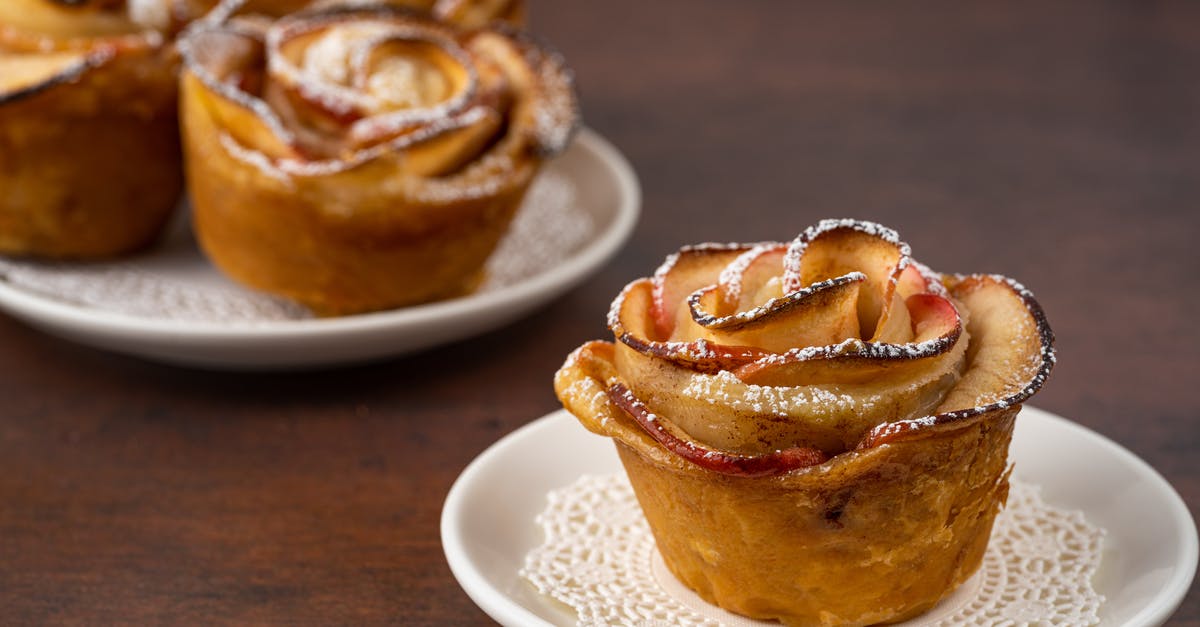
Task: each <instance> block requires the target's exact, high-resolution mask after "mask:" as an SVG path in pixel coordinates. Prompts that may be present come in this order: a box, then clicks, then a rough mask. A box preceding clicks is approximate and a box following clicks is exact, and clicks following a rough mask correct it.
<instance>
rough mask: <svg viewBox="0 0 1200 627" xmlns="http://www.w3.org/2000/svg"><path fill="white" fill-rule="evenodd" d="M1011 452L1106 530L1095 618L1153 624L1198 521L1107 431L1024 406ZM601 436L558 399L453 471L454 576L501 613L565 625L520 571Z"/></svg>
mask: <svg viewBox="0 0 1200 627" xmlns="http://www.w3.org/2000/svg"><path fill="white" fill-rule="evenodd" d="M1010 456H1011V458H1012V460H1013V461H1014V462H1016V470H1015V473H1016V475H1017V476H1019V477H1020V478H1021V479H1023V480H1025V481H1027V482H1029V483H1035V484H1038V485H1040V486H1042V495H1043V497H1044V498H1045V500H1046V502H1047V503H1049V504H1051V505H1054V506H1056V507H1061V508H1068V509H1078V510H1082V511H1083V513H1084V516H1085V517H1086V518H1087V520H1088V521H1089V522H1091V523H1093V524H1095V525H1098V526H1100V527H1102V528H1104V529H1106V530H1107V536H1106V537H1105V539H1104V555H1103V558H1102V561H1101V564H1100V569H1099V571H1098V572H1097V574H1096V578H1095V580H1094V582H1093V583H1094V585H1095V587H1096V590H1097V592H1099V593H1100V594H1103V595H1104V596H1105V597H1106V598H1107V600H1106V602H1105V603H1104V604H1103V605H1102V606H1101V608H1100V617H1101V624H1102V625H1130V626H1132V625H1137V626H1141V625H1160V624H1162V623H1163V622H1165V621H1166V619H1167V618H1168V617H1169V616H1170V615H1171V613H1172V612H1174V611H1175V608H1177V607H1178V606H1179V603H1180V602H1181V601H1182V600H1183V597H1184V595H1185V594H1187V591H1188V586H1189V585H1190V584H1191V581H1192V577H1193V576H1194V575H1195V573H1196V563H1197V562H1196V560H1197V538H1196V526H1195V523H1194V522H1193V521H1192V518H1191V515H1190V514H1189V513H1188V509H1187V506H1186V505H1184V503H1183V500H1182V499H1181V498H1180V497H1179V495H1178V494H1177V493H1176V492H1175V490H1174V489H1172V488H1171V486H1170V484H1168V483H1167V482H1166V480H1164V479H1163V478H1162V476H1161V475H1159V474H1158V473H1157V472H1155V471H1154V469H1153V468H1151V467H1150V466H1149V465H1147V464H1146V463H1145V462H1143V461H1142V460H1141V459H1139V458H1137V457H1136V456H1135V455H1133V454H1132V453H1130V452H1129V451H1127V450H1125V449H1124V448H1121V446H1119V445H1118V444H1116V443H1114V442H1112V441H1111V440H1108V439H1107V438H1105V437H1103V436H1101V435H1099V434H1097V433H1095V432H1093V431H1089V430H1088V429H1085V428H1084V427H1081V426H1079V425H1077V424H1075V423H1073V422H1070V421H1068V420H1066V419H1064V418H1061V417H1058V416H1055V415H1054V414H1051V413H1048V412H1045V411H1041V410H1038V409H1036V408H1033V407H1025V408H1024V410H1022V412H1021V415H1020V417H1019V419H1018V420H1017V428H1016V433H1015V434H1014V436H1013V442H1012V447H1011V449H1010ZM620 471H621V466H620V462H619V461H618V459H617V455H616V451H615V450H614V449H613V447H612V444H611V443H609V441H608V440H607V438H601V437H599V436H596V435H593V434H591V433H588V432H587V431H585V430H584V429H583V427H582V426H580V425H579V423H578V422H577V421H576V420H575V419H574V418H573V417H571V416H570V415H569V414H567V413H566V412H565V411H562V410H559V411H557V412H554V413H552V414H549V415H547V416H545V417H543V418H541V419H539V420H536V421H534V422H532V423H530V424H528V425H526V426H525V427H522V428H521V429H519V430H517V431H515V432H513V433H511V434H509V435H508V436H506V437H505V438H504V439H502V440H500V441H499V442H497V443H496V444H494V445H493V446H492V447H491V448H489V449H488V450H487V451H484V453H483V454H481V455H480V456H479V457H478V458H476V459H475V461H474V462H472V463H471V464H470V465H469V466H468V467H467V468H466V470H464V471H463V473H462V475H461V476H460V477H459V478H458V481H456V482H455V484H454V487H453V488H452V489H451V490H450V494H449V496H447V498H446V503H445V506H444V507H443V509H442V545H443V547H444V550H445V552H446V559H447V561H449V563H450V569H451V570H452V571H453V572H454V576H455V577H456V578H457V579H458V582H459V584H461V585H462V587H463V589H464V590H466V591H467V594H468V595H470V597H471V599H472V600H474V601H475V603H476V604H477V605H479V607H480V608H482V609H483V610H484V611H485V612H487V613H488V615H490V616H491V617H492V618H494V619H496V620H497V621H499V622H500V623H502V624H504V625H514V626H515V625H521V626H534V625H537V626H545V625H574V624H575V616H574V614H573V613H572V611H571V610H570V609H568V608H566V607H565V606H563V605H560V604H557V603H556V602H554V601H553V600H550V599H547V598H544V597H542V595H540V594H539V593H538V592H537V591H535V590H534V589H533V587H532V586H531V585H530V584H529V583H528V582H526V581H524V580H523V579H521V578H520V576H518V574H517V572H518V570H519V569H520V568H521V566H522V565H523V564H524V559H525V555H526V554H527V553H528V552H529V551H530V550H531V549H533V548H534V547H535V546H537V545H539V544H540V543H541V541H542V538H541V537H540V535H541V530H540V528H539V527H538V526H537V525H536V524H535V523H534V517H535V516H537V514H539V513H540V512H541V511H542V510H543V509H544V508H545V505H546V503H545V498H546V493H547V492H549V491H550V490H553V489H557V488H561V487H563V486H566V485H568V484H570V483H572V482H574V481H575V479H577V478H578V477H579V476H581V475H583V474H606V473H613V472H620Z"/></svg>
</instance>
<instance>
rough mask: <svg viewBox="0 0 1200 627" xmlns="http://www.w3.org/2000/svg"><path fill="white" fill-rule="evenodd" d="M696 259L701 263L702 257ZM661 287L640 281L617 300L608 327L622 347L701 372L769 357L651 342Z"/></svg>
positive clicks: (708, 345)
mask: <svg viewBox="0 0 1200 627" xmlns="http://www.w3.org/2000/svg"><path fill="white" fill-rule="evenodd" d="M695 259H696V260H700V258H698V257H697V258H695ZM685 263H687V262H685ZM657 288H658V284H657V283H656V282H655V281H653V280H649V279H639V280H637V281H634V282H633V283H630V284H629V285H627V286H625V289H624V290H622V291H621V294H620V296H618V297H617V300H615V301H613V308H612V310H611V311H610V312H609V317H608V327H609V329H611V330H612V332H613V334H614V335H615V336H616V338H617V339H618V341H620V342H621V343H622V344H624V345H626V346H629V347H630V348H632V349H634V350H636V351H638V352H640V353H644V354H646V355H652V356H654V357H656V358H658V359H665V360H668V361H671V362H673V363H676V364H679V365H681V366H684V367H687V368H689V369H692V370H696V371H700V372H716V371H718V370H727V369H729V368H734V367H737V366H739V365H742V364H746V363H749V362H751V361H753V360H755V359H760V358H762V357H765V356H766V355H767V354H768V353H767V352H766V351H764V350H762V349H758V348H753V347H748V346H726V345H720V344H716V343H713V342H709V341H708V340H706V339H703V338H701V339H696V340H692V341H686V342H685V341H666V342H664V341H658V340H654V339H651V338H652V337H653V336H654V335H655V334H657V331H656V330H655V329H654V328H653V327H654V324H655V322H656V321H657V320H655V319H654V318H652V317H651V316H648V315H647V312H649V311H651V310H652V309H653V307H654V305H655V304H656V303H657V302H659V301H658V299H657V298H655V294H656V292H657ZM685 309H686V308H685ZM690 321H691V318H690V317H689V318H688V322H689V323H690Z"/></svg>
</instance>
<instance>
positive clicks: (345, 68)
mask: <svg viewBox="0 0 1200 627" xmlns="http://www.w3.org/2000/svg"><path fill="white" fill-rule="evenodd" d="M320 7H321V8H319V9H313V10H310V11H304V12H300V13H296V14H292V15H289V16H286V17H283V18H279V19H268V18H266V17H265V16H262V15H256V14H254V13H253V12H250V13H236V14H234V15H233V16H231V17H227V18H226V19H223V20H212V21H208V22H206V23H204V24H202V25H201V26H199V27H198V28H195V29H193V31H192V32H191V33H190V34H189V35H188V37H187V38H186V39H185V40H184V41H183V43H182V45H181V49H182V51H183V55H184V64H185V72H184V78H183V105H182V115H183V123H184V146H185V155H186V167H187V174H188V184H189V190H190V192H191V195H192V203H193V212H194V213H193V224H194V227H195V230H196V234H197V236H198V238H199V240H200V243H201V245H202V246H203V248H204V250H205V252H206V253H207V254H208V256H209V257H210V258H211V259H212V260H213V261H214V262H215V263H216V265H217V266H218V267H220V268H221V269H222V270H223V271H225V272H226V273H227V274H229V275H230V276H231V277H233V278H235V279H237V280H239V281H241V282H243V283H246V284H247V285H250V286H252V287H256V288H259V289H261V290H264V291H268V292H273V293H276V294H280V295H283V296H287V297H290V298H292V299H294V300H297V301H299V302H301V303H303V304H305V305H307V306H309V307H310V308H312V309H313V310H314V311H315V312H317V313H318V314H321V315H339V314H349V313H356V312H364V311H371V310H379V309H386V308H391V307H399V306H403V305H409V304H414V303H420V302H426V301H430V300H436V299H442V298H448V297H452V296H456V295H460V294H463V293H465V292H468V291H470V290H471V289H473V288H474V287H475V286H476V285H477V284H478V283H479V281H480V279H481V277H482V268H483V265H484V262H485V261H486V260H487V258H488V256H489V255H490V254H491V252H492V250H493V249H494V248H495V246H496V244H497V243H498V241H499V239H500V237H501V236H502V235H503V234H504V232H505V230H506V229H507V227H508V224H509V222H510V221H511V219H512V217H513V215H514V213H515V212H516V210H517V208H518V207H519V205H520V203H521V200H522V198H523V197H524V195H525V192H526V190H527V189H528V187H529V184H530V183H531V181H532V180H533V177H534V175H535V174H537V172H538V170H539V168H540V166H541V164H542V162H543V160H544V159H546V158H547V157H549V156H552V155H554V154H556V153H558V152H559V151H561V150H563V149H564V148H565V147H566V145H567V144H568V142H569V141H570V139H571V136H572V134H573V132H574V130H575V128H576V127H577V124H578V110H577V106H576V97H575V93H574V89H573V86H572V81H571V77H570V73H569V72H568V70H567V69H566V67H565V65H564V64H563V62H562V60H561V58H560V57H558V56H557V55H556V54H554V53H551V52H549V51H547V50H545V49H544V48H542V47H540V46H539V45H537V44H536V43H534V42H533V41H532V40H530V39H529V38H528V37H527V36H526V35H524V34H522V33H520V32H517V31H515V30H511V29H509V28H508V27H505V26H502V25H493V26H489V27H484V28H479V29H472V30H464V29H461V28H459V27H456V26H453V25H451V24H448V23H445V22H441V21H436V20H434V19H433V18H430V17H426V16H424V14H418V13H412V12H409V11H406V10H404V9H401V8H397V7H395V6H393V5H392V4H391V3H387V2H376V3H370V2H367V3H364V2H352V3H332V4H330V3H322V4H321V5H320Z"/></svg>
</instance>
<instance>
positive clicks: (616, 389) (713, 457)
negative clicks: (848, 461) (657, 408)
mask: <svg viewBox="0 0 1200 627" xmlns="http://www.w3.org/2000/svg"><path fill="white" fill-rule="evenodd" d="M608 396H609V399H610V400H611V401H612V402H613V403H614V404H616V405H617V406H618V407H620V408H621V409H622V410H624V412H625V413H626V414H627V415H629V416H630V417H631V418H633V419H634V421H636V422H637V424H638V425H640V426H641V427H642V429H644V430H645V431H646V433H648V434H649V435H650V437H652V438H654V440H655V441H657V442H658V443H659V444H661V445H662V446H663V447H664V448H666V449H667V450H669V451H671V452H673V453H675V454H676V455H678V456H680V457H682V458H683V459H685V460H687V461H689V462H691V463H693V464H695V465H697V466H699V467H701V468H705V469H707V470H712V471H714V472H719V473H722V474H726V475H736V476H742V477H759V476H763V475H774V474H782V473H785V472H788V471H790V470H795V469H797V468H806V467H808V466H816V465H818V464H821V463H823V462H825V461H826V460H827V459H829V456H828V455H826V454H825V453H823V452H821V451H819V450H817V449H814V448H811V447H791V448H787V449H784V450H778V451H774V452H771V453H768V454H765V455H738V454H736V453H728V452H725V451H721V450H717V449H714V448H710V447H708V446H705V445H704V444H701V443H699V442H696V441H695V440H692V439H689V438H688V437H687V436H686V434H683V433H681V432H679V431H678V430H676V429H675V428H674V427H673V426H672V425H671V423H670V422H669V421H665V420H660V419H659V417H658V416H655V415H654V414H653V413H651V412H650V410H649V409H647V407H646V406H645V405H644V404H643V403H642V402H641V401H639V400H638V399H637V397H636V396H634V395H633V393H632V392H630V391H629V389H628V388H626V387H625V386H623V385H621V384H619V383H618V384H615V385H613V386H611V387H609V388H608Z"/></svg>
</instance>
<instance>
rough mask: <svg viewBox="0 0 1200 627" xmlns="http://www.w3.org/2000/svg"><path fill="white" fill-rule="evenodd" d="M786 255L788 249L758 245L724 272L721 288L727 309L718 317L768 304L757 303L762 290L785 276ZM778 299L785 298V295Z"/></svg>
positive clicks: (771, 245) (770, 245) (778, 245)
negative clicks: (784, 262)
mask: <svg viewBox="0 0 1200 627" xmlns="http://www.w3.org/2000/svg"><path fill="white" fill-rule="evenodd" d="M786 254H787V246H785V245H783V244H759V245H757V246H755V247H754V248H752V249H750V250H748V251H746V252H745V253H743V254H742V255H741V256H739V257H738V258H737V259H735V260H734V261H733V263H731V264H729V266H727V267H726V268H725V269H724V270H722V271H721V276H720V277H719V279H718V285H719V286H720V294H721V302H722V303H723V305H725V307H726V308H725V309H723V310H722V311H721V313H720V314H719V315H728V314H730V313H733V312H736V311H746V310H749V309H753V308H755V307H757V306H758V305H761V304H762V303H763V302H765V301H759V300H757V299H758V298H759V296H760V294H761V288H762V287H763V286H765V285H766V284H768V283H770V281H771V279H772V278H775V277H778V276H780V275H781V274H783V258H784V256H785V255H786ZM779 295H780V296H782V295H783V294H782V291H781V292H780V294H779Z"/></svg>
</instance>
